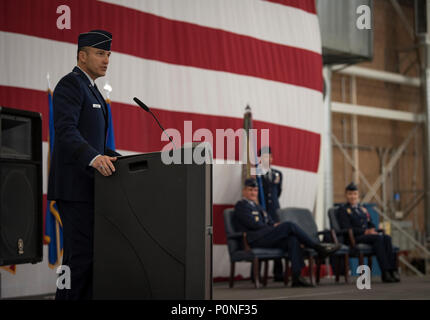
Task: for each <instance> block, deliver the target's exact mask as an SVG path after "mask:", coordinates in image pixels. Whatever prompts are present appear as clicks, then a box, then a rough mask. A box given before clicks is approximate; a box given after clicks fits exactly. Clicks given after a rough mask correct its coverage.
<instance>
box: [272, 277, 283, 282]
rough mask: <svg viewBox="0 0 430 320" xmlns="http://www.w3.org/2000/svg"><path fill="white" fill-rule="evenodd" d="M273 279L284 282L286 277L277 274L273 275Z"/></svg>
mask: <svg viewBox="0 0 430 320" xmlns="http://www.w3.org/2000/svg"><path fill="white" fill-rule="evenodd" d="M273 281H275V282H284V277H283V276H275V277H273Z"/></svg>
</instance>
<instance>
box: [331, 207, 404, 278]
mask: <svg viewBox="0 0 430 320" xmlns="http://www.w3.org/2000/svg"><path fill="white" fill-rule="evenodd" d="M338 218H339V225H340V227H341V228H342V229H350V228H352V230H353V232H354V238H355V240H356V242H357V243H366V244H368V245H371V246H372V247H373V249H374V251H375V254H376V258H377V260H378V263H379V266H380V267H381V270H382V271H383V272H384V271H394V270H396V255H395V254H394V253H393V246H392V241H391V237H390V236H389V235H386V234H382V233H379V234H367V235H366V234H364V233H365V231H366V229H371V228H375V225H374V224H373V223H372V221H371V219H370V214H369V213H368V212H367V209H366V208H365V207H363V206H362V205H360V204H358V205H357V206H354V207H353V206H351V205H350V204H349V203H347V204H344V205H342V206H341V207H340V208H339V214H338ZM347 241H349V240H347Z"/></svg>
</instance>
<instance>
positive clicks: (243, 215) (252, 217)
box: [233, 199, 274, 244]
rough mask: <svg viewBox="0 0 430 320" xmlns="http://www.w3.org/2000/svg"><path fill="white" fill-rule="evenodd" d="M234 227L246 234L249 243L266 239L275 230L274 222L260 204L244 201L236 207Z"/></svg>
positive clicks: (239, 202)
mask: <svg viewBox="0 0 430 320" xmlns="http://www.w3.org/2000/svg"><path fill="white" fill-rule="evenodd" d="M233 225H234V227H235V229H236V231H238V232H246V237H247V239H248V242H249V243H250V244H251V243H252V242H253V241H255V240H257V239H260V238H262V237H264V236H265V235H266V234H267V233H269V232H270V231H272V230H273V228H274V227H273V220H272V218H270V216H269V215H268V214H267V213H266V212H265V211H264V210H263V208H262V207H261V206H259V205H258V204H256V203H254V202H252V201H248V200H246V199H243V200H241V201H238V202H237V203H236V205H235V207H234V215H233Z"/></svg>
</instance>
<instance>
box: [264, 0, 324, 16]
mask: <svg viewBox="0 0 430 320" xmlns="http://www.w3.org/2000/svg"><path fill="white" fill-rule="evenodd" d="M266 1H269V2H274V3H278V4H282V5H284V6H288V7H294V8H297V9H301V10H304V11H306V12H309V13H313V14H316V13H317V10H316V8H315V0H266Z"/></svg>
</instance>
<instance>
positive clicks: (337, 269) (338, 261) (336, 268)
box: [334, 256, 340, 283]
mask: <svg viewBox="0 0 430 320" xmlns="http://www.w3.org/2000/svg"><path fill="white" fill-rule="evenodd" d="M334 259H335V273H336V283H337V282H339V274H340V256H335V257H334Z"/></svg>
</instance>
